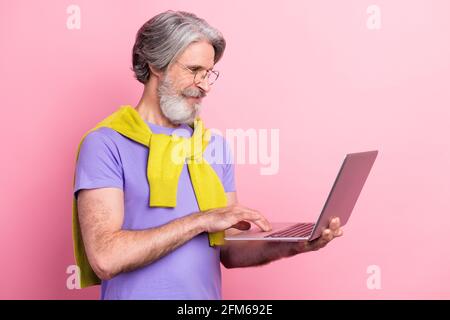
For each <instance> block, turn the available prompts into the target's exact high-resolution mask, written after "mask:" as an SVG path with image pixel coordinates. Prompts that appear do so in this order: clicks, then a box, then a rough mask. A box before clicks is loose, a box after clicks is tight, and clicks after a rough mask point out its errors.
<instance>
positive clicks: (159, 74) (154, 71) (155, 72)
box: [148, 64, 164, 78]
mask: <svg viewBox="0 0 450 320" xmlns="http://www.w3.org/2000/svg"><path fill="white" fill-rule="evenodd" d="M148 67H149V68H150V72H151V73H152V74H153V75H154V76H156V77H157V78H161V77H162V75H163V73H164V72H163V71H162V70H159V69H156V68H155V67H153V66H151V65H150V64H149V65H148Z"/></svg>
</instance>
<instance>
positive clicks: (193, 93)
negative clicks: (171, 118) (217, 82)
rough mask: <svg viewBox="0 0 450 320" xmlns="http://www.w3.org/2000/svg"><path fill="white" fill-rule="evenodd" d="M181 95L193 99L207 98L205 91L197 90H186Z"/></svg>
mask: <svg viewBox="0 0 450 320" xmlns="http://www.w3.org/2000/svg"><path fill="white" fill-rule="evenodd" d="M181 93H182V94H183V95H185V96H187V97H193V98H203V97H205V96H206V93H205V92H204V91H203V90H200V89H195V88H187V89H184V90H183V91H182V92H181Z"/></svg>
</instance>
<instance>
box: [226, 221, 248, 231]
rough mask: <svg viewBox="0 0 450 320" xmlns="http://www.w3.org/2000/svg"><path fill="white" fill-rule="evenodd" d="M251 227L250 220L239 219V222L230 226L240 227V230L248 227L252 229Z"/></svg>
mask: <svg viewBox="0 0 450 320" xmlns="http://www.w3.org/2000/svg"><path fill="white" fill-rule="evenodd" d="M250 227H251V224H250V222H247V221H239V222H238V223H236V224H234V225H232V226H231V227H230V228H235V229H239V230H248V229H250Z"/></svg>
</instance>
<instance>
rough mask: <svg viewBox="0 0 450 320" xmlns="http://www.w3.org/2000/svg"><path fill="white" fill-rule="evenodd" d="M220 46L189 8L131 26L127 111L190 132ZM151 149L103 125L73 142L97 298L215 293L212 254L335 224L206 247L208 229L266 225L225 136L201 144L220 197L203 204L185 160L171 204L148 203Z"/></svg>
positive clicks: (270, 253) (235, 262)
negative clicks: (137, 89)
mask: <svg viewBox="0 0 450 320" xmlns="http://www.w3.org/2000/svg"><path fill="white" fill-rule="evenodd" d="M224 49H225V40H224V39H223V37H222V35H221V34H220V32H219V31H217V30H216V29H214V28H212V27H211V26H210V25H208V24H207V23H206V22H205V21H204V20H203V19H200V18H198V17H196V16H195V15H193V14H191V13H187V12H173V11H167V12H164V13H161V14H159V15H157V16H155V17H153V18H152V19H150V20H149V21H148V22H147V23H145V24H144V25H143V26H142V28H141V29H140V30H139V31H138V34H137V37H136V43H135V45H134V48H133V70H134V72H135V76H136V79H137V80H138V81H140V82H141V83H143V84H144V86H145V88H144V92H143V95H142V98H141V99H140V101H139V103H138V104H137V106H136V107H134V110H130V108H129V109H128V110H129V112H131V113H132V114H133V112H135V111H136V112H137V113H136V115H137V114H138V116H137V118H139V119H137V121H138V122H141V123H144V122H143V121H145V124H144V125H145V126H148V128H149V129H150V130H148V131H149V132H150V131H151V132H152V133H153V134H158V135H159V137H163V136H165V135H167V136H171V135H173V134H174V133H175V132H176V133H177V135H179V136H181V137H184V138H186V139H189V137H190V136H191V135H193V130H194V129H193V128H192V127H191V125H192V124H193V122H194V120H196V118H197V117H198V115H199V112H200V109H201V102H202V99H203V98H204V97H205V96H206V94H207V93H208V92H209V91H210V90H211V85H212V84H213V83H214V82H215V81H216V80H217V77H218V72H217V71H214V70H213V67H214V65H215V64H216V63H217V62H218V61H219V60H220V58H221V57H222V55H223V52H224ZM156 147H157V146H156V145H154V147H153V148H155V150H156ZM152 150H153V149H152V147H149V148H146V147H145V146H143V145H141V144H139V143H136V141H133V140H132V139H129V137H126V136H124V135H122V134H121V133H119V132H118V131H116V130H113V129H111V128H108V127H99V128H97V129H95V130H93V131H91V132H89V134H87V135H86V137H85V138H84V140H83V142H82V144H81V147H80V150H79V157H78V161H77V167H76V175H75V176H76V179H75V187H74V194H75V197H76V203H77V205H78V209H77V210H78V211H77V214H78V216H77V220H78V222H79V227H80V230H81V234H82V242H83V243H84V248H85V252H86V256H87V258H88V262H89V265H90V267H91V268H92V270H93V272H95V275H96V276H98V278H100V279H101V284H102V295H101V298H102V299H221V272H220V262H222V264H223V265H224V266H225V267H226V268H236V267H247V266H256V265H262V264H266V263H268V262H270V261H274V260H277V259H280V258H283V257H289V256H293V255H296V254H298V253H303V252H307V251H312V250H317V249H320V248H322V247H324V246H325V245H326V244H327V243H328V242H329V241H331V240H332V239H333V238H334V237H339V236H341V235H342V233H343V231H342V229H341V228H340V223H339V221H338V219H334V220H333V221H331V222H330V226H329V229H326V230H325V231H324V232H323V234H322V236H321V237H320V238H319V239H317V240H315V241H313V242H310V243H308V242H302V243H272V242H259V241H255V242H251V241H249V242H240V241H238V242H226V243H225V244H224V245H222V246H211V245H210V244H211V242H210V243H208V234H209V235H211V234H214V233H217V232H221V231H224V230H225V232H226V233H231V232H236V231H238V230H236V229H248V228H249V226H250V223H249V222H251V223H254V224H256V225H257V226H259V227H260V228H261V229H262V230H265V231H268V230H270V225H269V223H268V221H267V220H266V218H264V216H263V215H262V214H261V213H260V212H258V211H256V210H253V209H250V208H247V207H244V206H242V205H241V204H239V203H238V200H237V196H236V190H235V185H234V167H233V164H232V161H231V158H232V157H231V153H230V151H229V149H228V146H227V144H226V143H225V142H224V140H223V138H222V137H220V136H218V135H214V136H213V137H211V139H210V141H209V144H208V145H207V147H206V149H205V150H204V154H205V158H206V160H207V161H208V162H209V163H210V165H211V168H212V169H213V170H214V172H215V173H214V174H215V178H217V177H218V178H219V179H220V188H222V191H224V192H225V194H226V197H224V198H225V202H226V204H225V205H224V206H221V207H219V208H212V209H209V210H203V211H202V210H200V209H199V205H198V203H197V201H196V197H197V200H198V199H199V196H198V193H199V191H198V190H197V189H196V188H193V186H194V187H195V183H194V182H195V181H193V180H192V177H191V176H190V175H192V172H191V171H192V170H193V168H191V167H189V168H188V167H187V165H186V164H181V165H182V171H181V173H180V176H179V180H178V182H177V190H176V193H175V194H176V205H174V206H172V207H170V206H152V205H151V204H150V206H149V205H148V203H149V198H150V202H152V200H151V199H152V191H153V192H156V191H157V187H159V186H158V185H152V184H151V183H150V186H149V184H148V182H149V181H148V179H147V178H148V176H147V175H146V171H147V169H148V170H149V172H150V173H154V172H153V171H152V170H159V169H157V165H156V164H155V163H156V162H154V163H153V164H152V165H149V166H148V163H147V161H150V160H148V159H150V156H149V154H150V155H151V152H152ZM155 152H156V151H155ZM215 153H219V154H222V156H223V159H224V161H219V163H214V161H213V159H211V156H208V155H212V154H215ZM149 163H150V162H149ZM162 165H164V164H162ZM191 169H192V170H191ZM161 170H166V169H161ZM164 172H166V171H164ZM193 189H196V190H193ZM203 190H204V191H207V190H205V189H203ZM194 191H195V192H194ZM163 197H164V195H163ZM199 203H200V202H199ZM231 228H234V230H233V229H231ZM210 240H211V239H210Z"/></svg>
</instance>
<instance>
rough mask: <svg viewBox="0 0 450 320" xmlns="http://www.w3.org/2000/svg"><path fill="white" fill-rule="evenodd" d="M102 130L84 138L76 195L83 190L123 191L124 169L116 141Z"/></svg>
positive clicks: (79, 159) (79, 160) (77, 172)
mask: <svg viewBox="0 0 450 320" xmlns="http://www.w3.org/2000/svg"><path fill="white" fill-rule="evenodd" d="M103 129H106V130H108V129H107V128H100V129H97V130H95V131H93V132H90V133H89V134H88V135H86V137H85V138H84V140H83V142H82V144H81V147H80V153H79V156H78V161H77V164H76V168H75V185H74V191H73V192H74V195H75V197H77V192H78V191H79V190H81V189H96V188H109V187H114V188H120V189H123V185H124V183H123V168H122V163H121V160H120V154H119V150H118V148H117V146H116V144H115V143H114V141H113V140H112V139H111V138H110V137H109V136H107V134H106V133H105V131H104V130H103Z"/></svg>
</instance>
